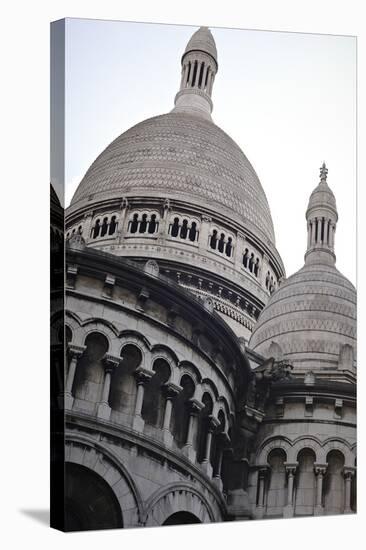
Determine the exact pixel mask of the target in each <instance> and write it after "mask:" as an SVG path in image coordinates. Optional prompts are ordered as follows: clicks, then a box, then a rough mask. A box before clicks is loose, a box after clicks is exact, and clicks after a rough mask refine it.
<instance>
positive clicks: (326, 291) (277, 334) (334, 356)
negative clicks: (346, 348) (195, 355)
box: [249, 265, 356, 370]
mask: <svg viewBox="0 0 366 550" xmlns="http://www.w3.org/2000/svg"><path fill="white" fill-rule="evenodd" d="M273 342H274V343H275V344H277V345H279V346H280V348H281V350H282V353H283V355H284V357H285V358H286V359H289V360H290V361H291V362H292V363H293V365H294V367H295V369H296V368H297V367H298V368H301V367H305V368H311V369H312V370H318V369H320V370H322V369H324V368H325V370H326V369H329V368H332V367H333V368H334V367H335V366H336V365H337V364H338V360H339V354H340V352H341V347H342V346H343V345H344V344H348V345H350V346H352V348H353V350H354V351H355V349H356V290H355V288H354V286H353V285H352V283H351V282H350V281H348V280H347V279H346V277H344V276H343V275H342V274H341V273H340V272H339V271H338V269H337V268H336V267H335V266H329V265H305V266H304V267H303V268H302V269H300V271H298V272H297V273H295V274H294V275H292V276H291V277H289V278H288V279H287V280H286V281H285V282H284V283H283V284H282V285H281V286H280V288H279V289H278V290H277V291H276V292H274V294H273V295H272V296H271V298H270V300H269V302H268V304H267V306H266V307H265V308H264V309H263V311H262V313H261V314H260V316H259V320H258V323H257V325H256V326H255V329H254V331H253V333H252V336H251V339H250V342H249V347H250V349H252V350H253V351H256V352H257V353H261V354H262V355H265V356H268V354H270V347H271V345H272V344H273Z"/></svg>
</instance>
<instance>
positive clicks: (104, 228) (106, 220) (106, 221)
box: [100, 218, 108, 237]
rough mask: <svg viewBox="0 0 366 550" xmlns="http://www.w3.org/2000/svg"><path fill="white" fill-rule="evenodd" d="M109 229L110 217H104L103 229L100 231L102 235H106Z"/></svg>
mask: <svg viewBox="0 0 366 550" xmlns="http://www.w3.org/2000/svg"><path fill="white" fill-rule="evenodd" d="M107 231H108V218H104V220H103V223H102V230H101V232H100V236H101V237H104V235H106V234H107Z"/></svg>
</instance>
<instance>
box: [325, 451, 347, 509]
mask: <svg viewBox="0 0 366 550" xmlns="http://www.w3.org/2000/svg"><path fill="white" fill-rule="evenodd" d="M326 461H327V463H328V467H327V471H326V473H325V477H324V513H325V514H329V515H332V514H342V513H343V510H344V479H343V467H344V456H343V454H342V453H341V452H340V451H337V450H333V451H330V453H328V456H327V460H326Z"/></svg>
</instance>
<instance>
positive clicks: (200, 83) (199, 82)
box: [198, 63, 205, 88]
mask: <svg viewBox="0 0 366 550" xmlns="http://www.w3.org/2000/svg"><path fill="white" fill-rule="evenodd" d="M204 68H205V64H204V63H201V69H200V76H199V78H198V87H199V88H201V87H202V78H203V70H204Z"/></svg>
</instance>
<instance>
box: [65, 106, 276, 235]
mask: <svg viewBox="0 0 366 550" xmlns="http://www.w3.org/2000/svg"><path fill="white" fill-rule="evenodd" d="M129 193H130V194H133V195H134V196H137V195H143V196H146V195H149V194H150V195H153V196H161V197H168V198H175V199H181V200H185V201H189V202H191V203H196V204H197V205H201V206H202V207H204V206H205V205H207V207H208V208H209V209H211V210H217V209H219V210H220V212H222V211H225V212H226V214H227V215H228V216H229V217H231V218H236V221H237V222H238V223H240V224H242V225H244V226H247V227H248V228H249V229H251V230H252V231H253V232H254V233H256V234H258V232H259V235H258V236H260V235H262V238H263V237H264V238H265V239H268V240H269V241H271V243H274V240H275V237H274V230H273V223H272V218H271V213H270V209H269V206H268V202H267V199H266V195H265V193H264V191H263V188H262V186H261V183H260V181H259V179H258V176H257V174H256V173H255V170H254V169H253V167H252V165H251V164H250V162H249V160H248V159H247V158H246V156H245V155H244V153H243V152H242V151H241V149H240V148H239V147H238V145H237V144H236V143H235V142H234V141H233V140H232V139H231V138H230V137H229V136H228V135H227V134H226V133H225V132H224V131H223V130H221V129H220V128H219V127H218V126H216V125H215V124H214V123H213V122H211V121H210V120H206V119H205V118H203V117H201V116H197V115H195V114H193V115H192V114H190V113H188V112H172V113H168V114H164V115H160V116H156V117H153V118H150V119H148V120H145V121H143V122H141V123H139V124H137V125H136V126H133V127H132V128H130V129H129V130H127V131H126V132H124V133H123V134H122V135H120V136H119V137H117V139H115V140H114V141H113V142H112V143H111V144H110V145H109V146H108V147H107V148H106V149H105V150H104V151H103V152H102V153H101V154H100V155H99V157H98V158H97V159H96V160H95V161H94V162H93V164H92V165H91V167H90V168H89V170H88V171H87V173H86V175H85V176H84V178H83V180H82V181H81V183H80V185H79V187H78V189H77V191H76V193H75V195H74V197H73V199H72V203H71V206H72V207H74V206H75V205H77V206H79V205H80V206H82V204H83V203H84V202H87V201H88V202H89V203H90V201H92V202H96V201H102V200H107V199H111V198H113V197H126V196H128V194H129Z"/></svg>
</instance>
